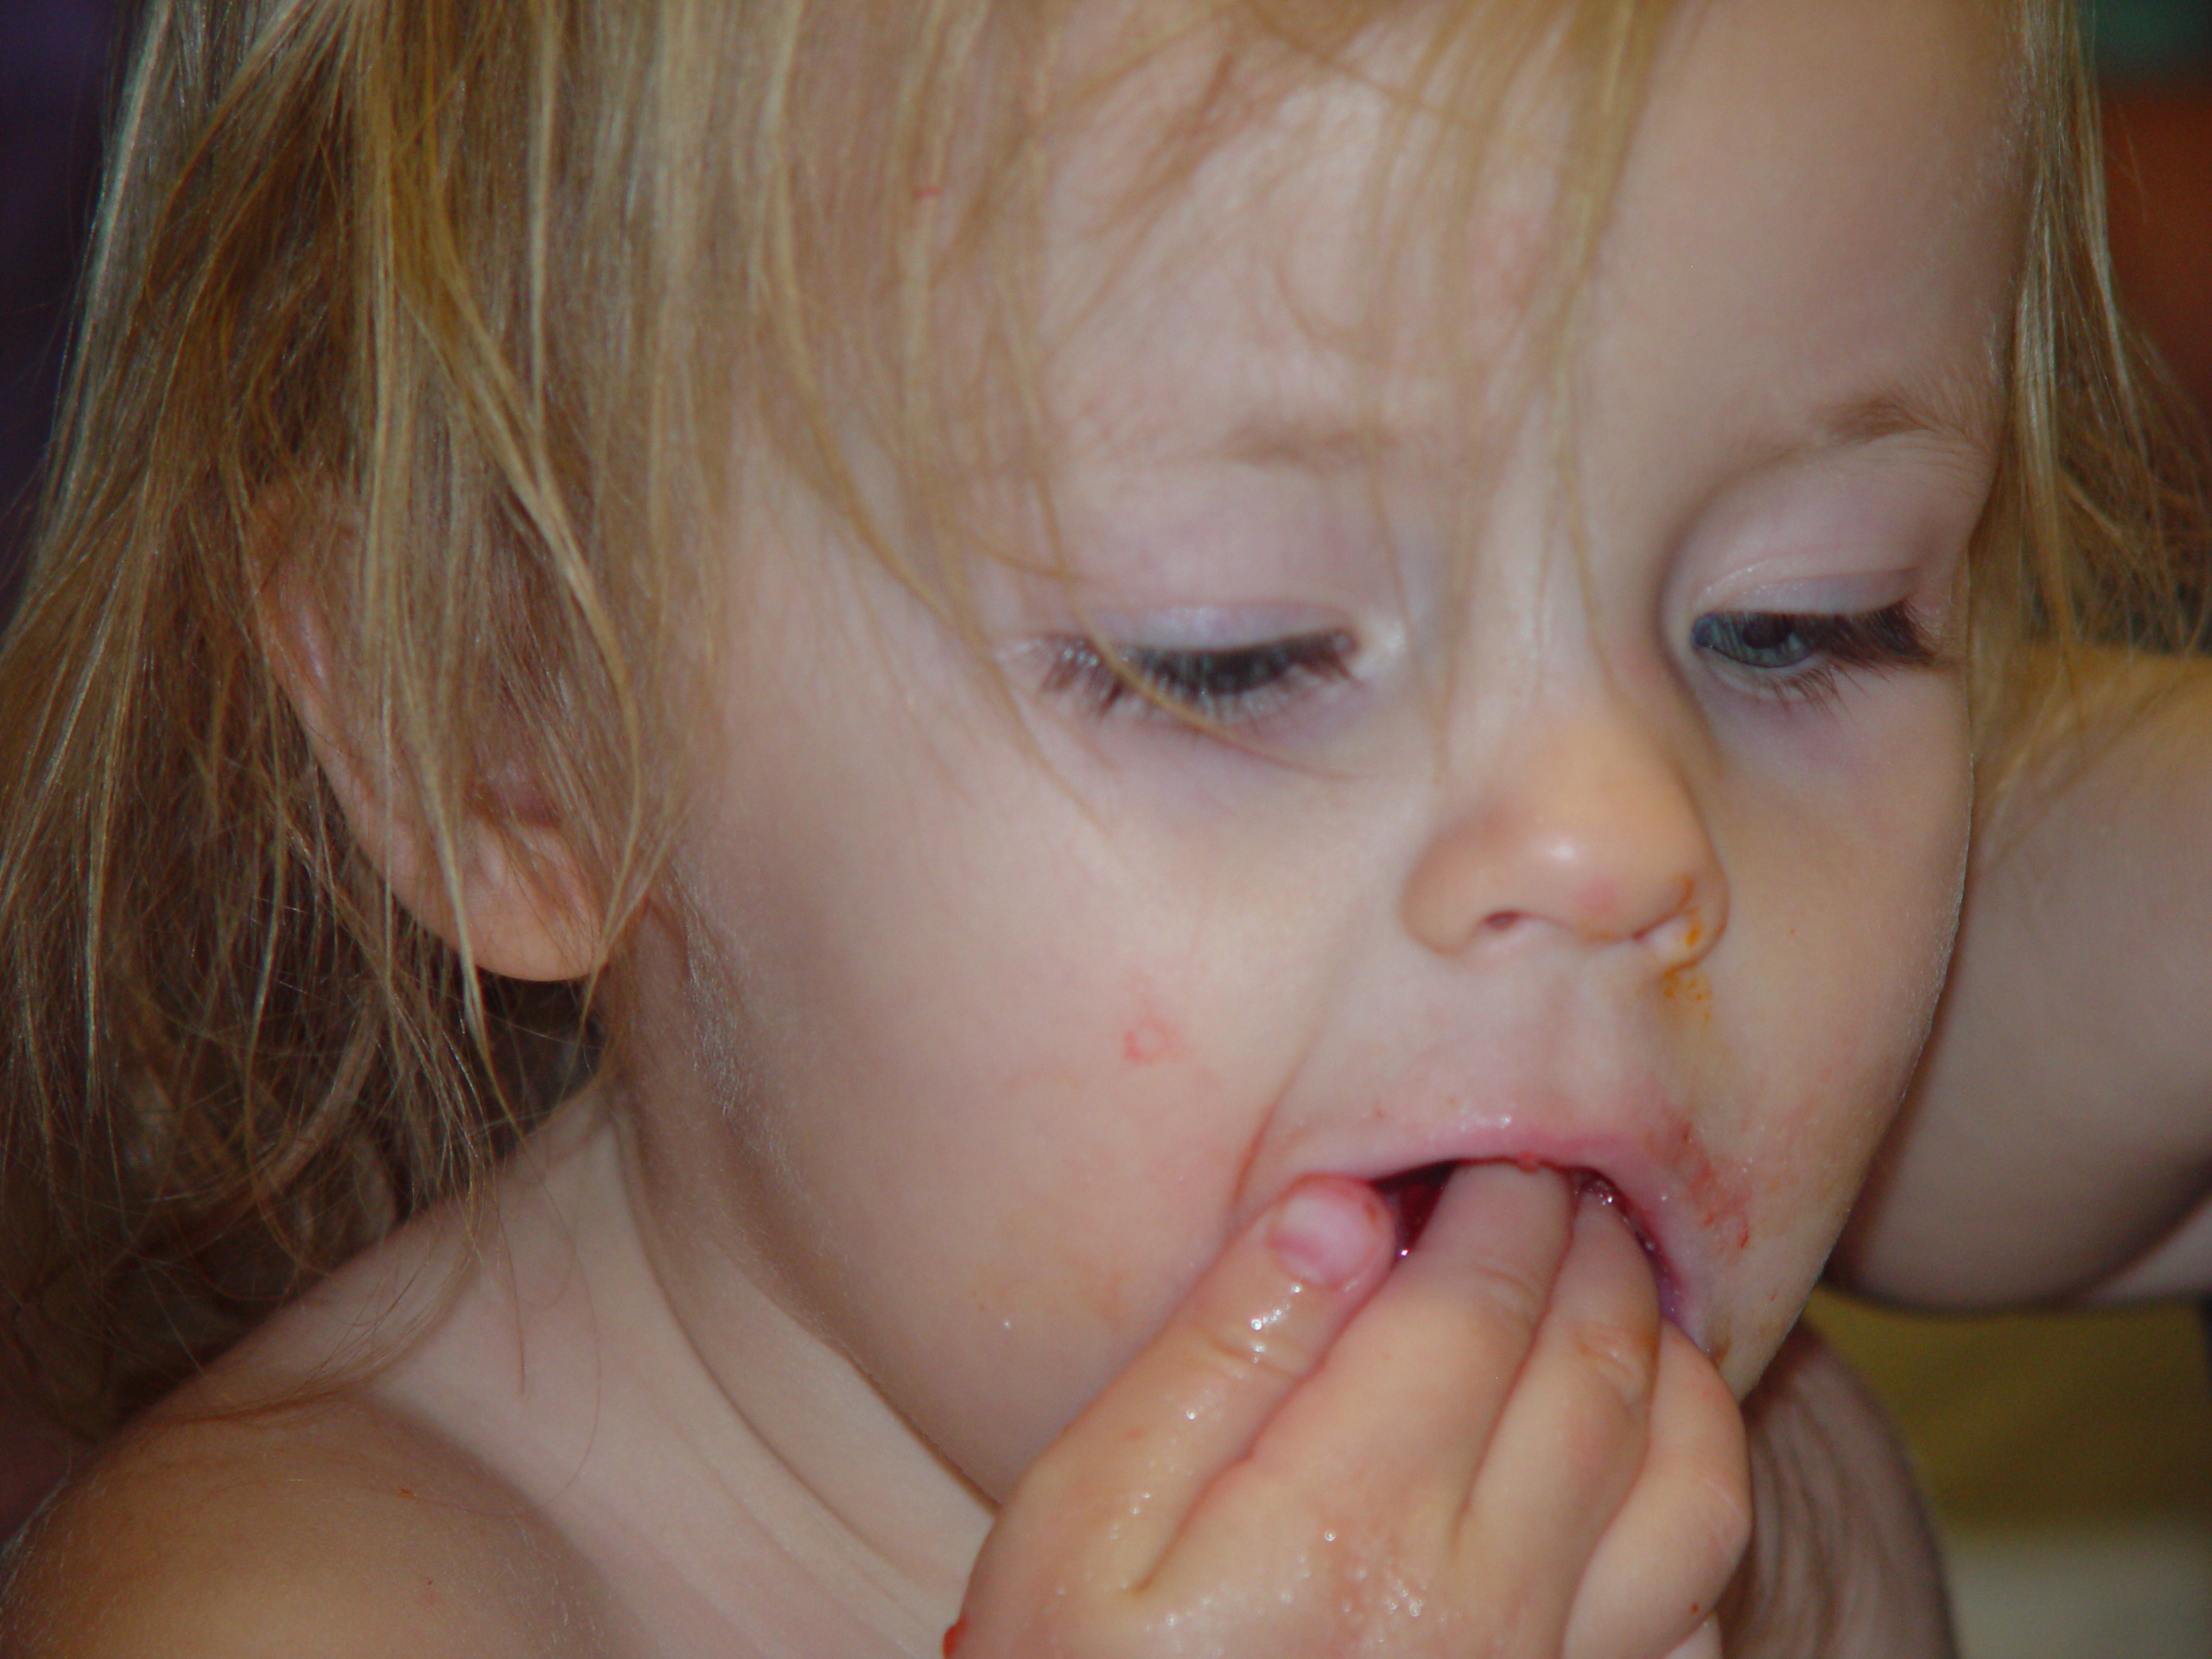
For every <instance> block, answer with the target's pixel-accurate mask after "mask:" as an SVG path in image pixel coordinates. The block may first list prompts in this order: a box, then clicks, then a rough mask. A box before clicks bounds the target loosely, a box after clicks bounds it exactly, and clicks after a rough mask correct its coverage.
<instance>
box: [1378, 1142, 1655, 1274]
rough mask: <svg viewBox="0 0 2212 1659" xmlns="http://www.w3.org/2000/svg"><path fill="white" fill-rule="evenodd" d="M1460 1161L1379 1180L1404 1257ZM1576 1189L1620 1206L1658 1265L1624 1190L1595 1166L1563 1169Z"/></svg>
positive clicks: (1525, 1164)
mask: <svg viewBox="0 0 2212 1659" xmlns="http://www.w3.org/2000/svg"><path fill="white" fill-rule="evenodd" d="M1521 1167H1522V1168H1523V1169H1524V1170H1532V1171H1533V1170H1535V1169H1538V1168H1541V1165H1540V1164H1538V1163H1537V1162H1536V1161H1535V1160H1533V1159H1524V1160H1522V1161H1521ZM1458 1168H1459V1165H1458V1164H1456V1163H1446V1164H1425V1165H1423V1166H1421V1168H1419V1169H1408V1170H1402V1171H1400V1172H1399V1173H1397V1174H1395V1175H1386V1176H1384V1177H1383V1179H1381V1180H1379V1181H1377V1182H1376V1183H1375V1192H1376V1196H1377V1197H1378V1198H1381V1199H1382V1200H1383V1207H1384V1208H1386V1209H1388V1210H1389V1212H1390V1219H1391V1221H1392V1222H1393V1224H1395V1227H1396V1230H1397V1236H1398V1255H1399V1256H1400V1258H1401V1259H1402V1258H1404V1257H1406V1256H1408V1255H1412V1254H1413V1249H1414V1245H1416V1244H1418V1243H1421V1235H1422V1234H1423V1233H1424V1232H1426V1231H1427V1230H1428V1223H1429V1218H1430V1217H1432V1216H1433V1215H1434V1214H1435V1213H1436V1201H1437V1200H1438V1199H1439V1198H1442V1197H1443V1196H1444V1185H1445V1183H1446V1182H1447V1181H1449V1180H1450V1179H1452V1172H1453V1171H1454V1170H1456V1169H1458ZM1560 1173H1562V1174H1564V1175H1565V1176H1566V1177H1567V1183H1568V1185H1571V1186H1572V1187H1573V1189H1574V1196H1575V1198H1577V1199H1578V1200H1580V1199H1582V1198H1596V1199H1597V1200H1598V1201H1599V1203H1600V1204H1604V1205H1611V1207H1612V1208H1614V1209H1617V1210H1619V1211H1621V1214H1622V1217H1623V1219H1624V1220H1625V1221H1626V1222H1627V1223H1628V1225H1629V1230H1630V1232H1632V1233H1634V1234H1635V1235H1636V1240H1637V1243H1639V1244H1641V1245H1643V1250H1644V1254H1645V1255H1649V1256H1651V1257H1652V1258H1653V1261H1654V1264H1655V1265H1656V1262H1657V1253H1656V1251H1655V1250H1654V1249H1653V1248H1652V1244H1651V1241H1650V1240H1649V1238H1647V1237H1645V1236H1644V1233H1643V1228H1642V1227H1641V1226H1639V1225H1637V1219H1636V1217H1635V1215H1634V1214H1633V1213H1632V1212H1630V1211H1629V1210H1628V1208H1627V1207H1626V1205H1624V1204H1623V1203H1622V1200H1621V1195H1620V1190H1619V1189H1618V1187H1616V1186H1615V1185H1613V1184H1612V1183H1611V1181H1609V1180H1607V1179H1605V1177H1604V1176H1603V1175H1600V1174H1599V1173H1598V1172H1597V1171H1596V1170H1594V1169H1569V1170H1563V1171H1561V1172H1560Z"/></svg>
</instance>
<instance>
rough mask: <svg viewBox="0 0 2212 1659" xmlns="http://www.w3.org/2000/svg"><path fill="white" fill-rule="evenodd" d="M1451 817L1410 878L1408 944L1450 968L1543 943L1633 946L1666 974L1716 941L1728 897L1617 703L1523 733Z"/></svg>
mask: <svg viewBox="0 0 2212 1659" xmlns="http://www.w3.org/2000/svg"><path fill="white" fill-rule="evenodd" d="M1482 773H1483V775H1482V776H1480V777H1478V778H1477V779H1473V780H1472V782H1473V785H1474V786H1473V788H1472V790H1471V791H1469V792H1467V793H1466V794H1464V795H1463V796H1462V797H1461V798H1459V799H1458V800H1457V801H1455V802H1452V803H1451V804H1447V806H1446V809H1445V810H1444V811H1443V812H1442V814H1441V815H1440V820H1439V822H1438V824H1437V826H1436V828H1435V829H1434V831H1433V834H1432V836H1431V837H1430V839H1429V841H1428V842H1427V845H1426V847H1424V849H1422V852H1421V856H1420V858H1419V859H1418V861H1416V863H1415V865H1414V871H1413V874H1412V875H1411V877H1410V879H1409V880H1408V882H1407V885H1406V889H1405V893H1404V899H1403V911H1404V919H1405V925H1406V928H1407V930H1408V932H1410V933H1411V934H1412V935H1413V936H1414V938H1416V939H1418V940H1419V941H1420V942H1421V944H1425V945H1427V947H1428V948H1429V949H1430V950H1434V951H1437V952H1438V953H1440V954H1442V955H1447V956H1456V955H1459V954H1460V953H1462V952H1465V951H1466V950H1471V949H1473V948H1476V947H1478V946H1479V945H1481V944H1484V943H1485V942H1486V941H1491V940H1495V941H1498V942H1501V943H1502V942H1503V941H1505V940H1507V939H1509V938H1522V937H1532V936H1545V935H1548V936H1550V937H1553V938H1569V939H1572V940H1574V941H1577V942H1580V943H1582V944H1592V945H1604V944H1625V943H1629V942H1631V941H1633V942H1636V943H1638V944H1641V945H1643V946H1644V947H1646V948H1648V949H1649V950H1650V951H1651V952H1652V953H1653V955H1654V956H1655V957H1656V958H1657V960H1658V964H1659V966H1660V967H1661V968H1662V969H1679V968H1683V967H1687V966H1689V965H1690V964H1692V963H1695V962H1697V961H1699V960H1700V959H1701V958H1702V957H1704V956H1705V955H1706V953H1707V952H1708V951H1710V950H1712V949H1713V945H1714V944H1715V943H1716V942H1717V941H1718V940H1719V937H1720V933H1721V931H1722V930H1723V928H1724V927H1725V926H1726V922H1727V905H1728V895H1727V887H1726V880H1725V879H1724V878H1723V875H1722V874H1721V870H1720V866H1719V861H1718V859H1717V858H1716V856H1715V855H1714V851H1713V842H1712V837H1711V836H1710V834H1709V833H1708V831H1707V825H1706V821H1705V817H1704V814H1703V812H1702V811H1701V810H1700V807H1699V804H1698V802H1697V800H1696V799H1695V798H1694V795H1693V793H1692V791H1691V789H1690V787H1689V785H1688V780H1687V779H1685V778H1684V777H1683V775H1682V772H1681V769H1680V767H1679V766H1678V765H1677V764H1676V762H1675V757H1674V756H1673V755H1672V754H1671V753H1669V751H1668V749H1667V748H1666V747H1665V746H1664V744H1663V742H1662V741H1661V738H1660V736H1659V734H1656V733H1655V732H1653V731H1651V730H1650V729H1649V728H1648V727H1647V726H1646V725H1645V723H1644V722H1643V721H1642V720H1641V719H1639V717H1638V715H1637V712H1636V711H1635V710H1634V709H1631V708H1630V707H1628V706H1626V705H1625V704H1624V702H1621V701H1620V700H1619V699H1618V697H1617V696H1607V697H1605V699H1603V700H1602V701H1599V702H1592V703H1590V704H1586V705H1585V706H1583V707H1580V708H1578V709H1572V710H1565V711H1560V712H1558V713H1557V714H1555V715H1551V716H1548V717H1543V718H1539V719H1536V720H1534V721H1529V722H1528V723H1526V724H1524V725H1522V728H1521V729H1519V730H1518V731H1517V732H1516V734H1514V736H1513V737H1512V739H1511V740H1510V741H1509V743H1508V744H1507V745H1506V746H1505V747H1503V749H1502V750H1501V751H1500V752H1499V753H1497V756H1496V758H1495V759H1494V760H1492V761H1491V762H1490V763H1489V764H1487V765H1485V766H1484V767H1483V768H1482Z"/></svg>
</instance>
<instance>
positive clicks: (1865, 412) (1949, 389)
mask: <svg viewBox="0 0 2212 1659" xmlns="http://www.w3.org/2000/svg"><path fill="white" fill-rule="evenodd" d="M2003 402H2004V397H2003V391H2002V388H2001V387H2000V386H1999V385H1998V384H1997V383H1996V382H1994V381H1993V380H1991V379H1987V378H1983V377H1980V376H1978V375H1975V374H1974V373H1972V372H1967V371H1964V370H1961V369H1957V368H1952V369H1948V370H1945V371H1942V372H1937V373H1936V374H1932V375H1929V376H1927V377H1925V378H1923V380H1921V382H1920V383H1919V384H1917V385H1905V384H1898V385H1891V386H1888V387H1885V388H1884V389H1882V390H1880V391H1873V392H1868V393H1863V394H1860V395H1858V396H1855V397H1847V398H1846V399H1843V400H1842V401H1840V402H1838V403H1835V404H1830V405H1827V407H1825V408H1823V409H1821V410H1819V411H1818V412H1817V413H1816V414H1815V416H1813V418H1812V419H1811V421H1810V422H1808V424H1807V427H1806V429H1805V430H1806V435H1805V436H1803V437H1801V438H1796V439H1785V440H1783V441H1782V442H1777V443H1776V444H1775V445H1774V446H1773V448H1772V449H1771V451H1770V454H1772V456H1773V457H1774V458H1776V459H1781V458H1783V457H1786V456H1791V455H1799V456H1804V455H1813V454H1821V453H1823V452H1827V451H1833V450H1838V449H1853V448H1860V447H1863V446H1865V445H1868V444H1873V443H1878V442H1882V441H1883V440H1884V439H1886V438H1897V437H1933V438H1939V439H1942V440H1943V441H1944V442H1948V443H1951V444H1955V445H1958V446H1960V447H1961V448H1969V449H1974V450H1977V451H1985V450H1989V449H1992V448H1994V447H1995V443H1996V439H1997V432H1998V429H1999V410H2001V409H2002V407H2003ZM1411 447H1413V442H1412V440H1411V439H1409V438H1408V435H1407V434H1406V433H1405V432H1403V431H1402V430H1401V429H1399V428H1397V427H1396V426H1395V425H1392V424H1390V423H1387V422H1384V421H1382V420H1379V419H1375V418H1360V417H1338V416H1332V415H1328V414H1324V413H1300V412H1294V413H1288V414H1285V413H1281V412H1273V411H1271V412H1267V413H1260V414H1254V415H1251V416H1248V417H1247V418H1245V419H1244V420H1242V421H1240V422H1238V423H1236V425H1235V426H1233V427H1231V428H1230V430H1229V431H1228V433H1227V434H1226V435H1224V437H1223V438H1222V439H1221V441H1220V442H1218V443H1217V444H1214V445H1212V446H1210V448H1209V450H1208V453H1209V454H1211V455H1212V456H1214V457H1216V458H1217V459H1220V460H1224V461H1234V462H1237V463H1239V464H1242V465H1244V466H1248V467H1259V468H1262V469H1263V470H1267V471H1296V472H1310V473H1335V472H1347V471H1353V470H1356V469H1358V468H1361V467H1371V466H1372V465H1374V464H1375V463H1376V461H1381V460H1387V459H1389V458H1390V457H1392V456H1394V455H1398V454H1403V453H1404V452H1405V451H1406V450H1407V449H1408V448H1411Z"/></svg>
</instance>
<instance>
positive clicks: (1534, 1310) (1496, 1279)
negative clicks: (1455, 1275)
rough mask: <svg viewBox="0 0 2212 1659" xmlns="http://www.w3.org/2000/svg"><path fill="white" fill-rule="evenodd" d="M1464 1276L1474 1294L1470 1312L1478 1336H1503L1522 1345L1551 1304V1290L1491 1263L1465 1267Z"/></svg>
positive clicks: (1532, 1333) (1547, 1285) (1524, 1275)
mask: <svg viewBox="0 0 2212 1659" xmlns="http://www.w3.org/2000/svg"><path fill="white" fill-rule="evenodd" d="M1465 1273H1466V1275H1467V1278H1468V1281H1470V1287H1471V1289H1472V1290H1473V1292H1474V1297H1473V1300H1472V1302H1471V1311H1472V1312H1473V1313H1474V1316H1475V1324H1476V1328H1477V1331H1478V1333H1479V1334H1481V1335H1485V1336H1496V1335H1503V1336H1504V1337H1507V1338H1510V1339H1511V1340H1512V1341H1515V1342H1516V1343H1520V1344H1526V1343H1527V1342H1528V1340H1529V1338H1530V1337H1531V1336H1533V1335H1534V1334H1535V1329H1536V1326H1537V1325H1539V1324H1540V1323H1541V1322H1542V1319H1543V1317H1544V1307H1545V1305H1546V1303H1548V1301H1549V1300H1551V1287H1550V1285H1549V1284H1548V1283H1547V1284H1541V1285H1539V1284H1536V1283H1535V1282H1533V1281H1530V1280H1529V1277H1528V1276H1527V1275H1526V1274H1520V1273H1516V1272H1515V1271H1513V1269H1511V1268H1507V1267H1503V1266H1501V1265H1499V1264H1498V1263H1496V1262H1470V1263H1468V1264H1467V1267H1466V1268H1465Z"/></svg>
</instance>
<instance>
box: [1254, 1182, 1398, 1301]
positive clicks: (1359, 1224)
mask: <svg viewBox="0 0 2212 1659" xmlns="http://www.w3.org/2000/svg"><path fill="white" fill-rule="evenodd" d="M1382 1243H1383V1206H1382V1204H1381V1202H1380V1201H1379V1200H1378V1199H1376V1196H1375V1194H1374V1193H1373V1192H1371V1191H1370V1189H1368V1188H1367V1187H1365V1186H1363V1185H1360V1184H1359V1183H1358V1182H1357V1181H1342V1180H1323V1181H1308V1182H1307V1183H1306V1185H1303V1186H1301V1187H1300V1188H1299V1189H1298V1190H1297V1191H1296V1192H1293V1193H1292V1194H1291V1195H1290V1197H1289V1198H1287V1199H1286V1200H1285V1201H1284V1203H1283V1206H1282V1208H1281V1210H1280V1211H1277V1212H1276V1215H1275V1224H1274V1226H1273V1227H1272V1228H1270V1229H1269V1230H1268V1246H1269V1248H1271V1249H1273V1250H1274V1253H1275V1259H1276V1260H1277V1261H1279V1262H1281V1263H1282V1264H1283V1266H1284V1267H1286V1268H1289V1269H1290V1271H1291V1272H1292V1273H1294V1274H1296V1275H1297V1276H1298V1277H1299V1278H1300V1279H1301V1280H1303V1281H1305V1282H1306V1283H1307V1284H1309V1285H1312V1286H1313V1287H1315V1288H1316V1289H1319V1290H1342V1289H1343V1288H1344V1287H1345V1286H1346V1285H1349V1284H1350V1283H1351V1281H1353V1280H1355V1279H1357V1278H1358V1277H1359V1275H1360V1274H1363V1273H1364V1272H1365V1271H1366V1270H1367V1268H1368V1266H1369V1264H1370V1262H1373V1261H1374V1260H1375V1258H1376V1255H1378V1254H1379V1253H1380V1249H1381V1245H1382Z"/></svg>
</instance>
